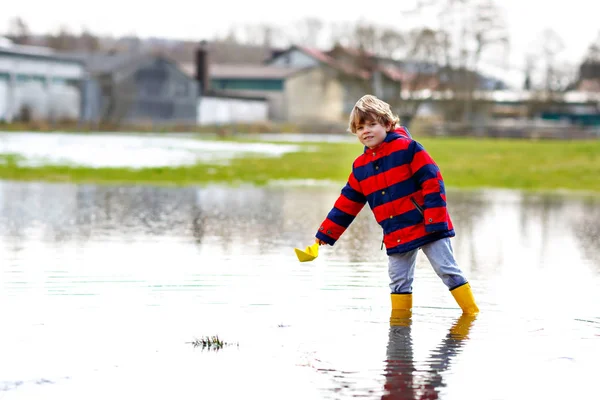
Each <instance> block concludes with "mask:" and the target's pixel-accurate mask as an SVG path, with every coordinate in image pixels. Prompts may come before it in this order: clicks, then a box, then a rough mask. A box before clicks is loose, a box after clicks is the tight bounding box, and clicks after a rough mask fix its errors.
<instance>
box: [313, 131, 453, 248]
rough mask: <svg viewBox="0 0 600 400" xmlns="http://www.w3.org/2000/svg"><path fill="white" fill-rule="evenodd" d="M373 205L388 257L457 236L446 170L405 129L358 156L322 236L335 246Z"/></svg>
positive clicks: (321, 229)
mask: <svg viewBox="0 0 600 400" xmlns="http://www.w3.org/2000/svg"><path fill="white" fill-rule="evenodd" d="M367 202H368V203H369V206H370V207H371V211H373V214H374V215H375V219H376V220H377V222H378V223H379V225H381V227H382V228H383V242H384V243H385V247H386V249H387V254H393V253H404V252H407V251H410V250H414V249H416V248H419V247H421V246H423V245H425V244H427V243H431V242H433V241H435V240H439V239H442V238H445V237H452V236H454V227H453V226H452V221H451V220H450V216H449V214H448V210H447V209H446V191H445V188H444V180H443V179H442V175H441V173H440V169H439V167H438V166H437V164H436V163H435V162H434V161H433V159H432V158H431V157H430V156H429V154H427V152H426V151H425V149H424V148H423V146H421V144H420V143H418V142H416V141H414V140H413V139H412V138H411V136H410V134H409V133H408V130H407V129H406V128H404V127H399V128H396V129H395V130H394V131H392V132H388V134H387V136H386V138H385V140H384V141H383V142H382V143H381V144H380V145H379V146H378V147H377V148H375V149H369V148H367V147H365V151H364V153H363V154H361V155H360V156H358V157H357V158H356V160H355V161H354V163H353V164H352V172H351V173H350V176H349V178H348V182H347V183H346V186H344V188H343V189H342V192H341V194H340V197H339V198H338V199H337V201H336V202H335V204H334V206H333V208H332V209H331V211H330V212H329V214H327V218H326V219H325V220H324V221H323V223H322V224H321V226H320V228H319V230H318V231H317V234H316V237H317V238H318V239H320V240H322V241H324V242H326V243H328V244H330V245H332V246H333V245H334V244H335V242H336V241H337V240H338V239H339V238H340V236H341V235H342V234H343V233H344V231H345V230H346V228H348V226H349V225H350V224H351V223H352V221H354V218H355V217H356V216H357V215H358V213H359V212H360V210H361V209H362V208H363V206H364V205H365V203H367Z"/></svg>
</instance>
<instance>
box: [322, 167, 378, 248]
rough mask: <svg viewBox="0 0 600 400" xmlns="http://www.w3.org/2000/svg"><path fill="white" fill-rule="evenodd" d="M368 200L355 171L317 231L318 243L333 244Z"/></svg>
mask: <svg viewBox="0 0 600 400" xmlns="http://www.w3.org/2000/svg"><path fill="white" fill-rule="evenodd" d="M366 202H367V198H366V197H365V195H364V194H363V193H362V191H361V189H360V185H359V183H358V181H357V180H356V178H355V177H354V174H353V173H350V176H349V177H348V183H346V186H344V187H343V189H342V193H341V194H340V197H338V199H337V200H336V202H335V204H334V205H333V208H332V209H331V211H329V214H327V218H325V220H324V221H323V222H322V223H321V226H320V227H319V230H318V231H317V234H316V235H315V236H316V240H315V242H316V243H319V244H329V245H331V246H333V245H334V244H335V242H336V241H337V240H338V239H339V238H340V236H342V233H344V231H345V230H346V228H348V226H350V224H351V223H352V221H354V218H356V216H357V215H358V213H359V212H360V210H362V208H363V206H364V205H365V203H366Z"/></svg>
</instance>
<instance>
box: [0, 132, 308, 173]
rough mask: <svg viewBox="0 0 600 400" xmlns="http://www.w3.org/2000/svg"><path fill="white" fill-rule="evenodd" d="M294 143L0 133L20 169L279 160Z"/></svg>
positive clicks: (3, 150)
mask: <svg viewBox="0 0 600 400" xmlns="http://www.w3.org/2000/svg"><path fill="white" fill-rule="evenodd" d="M297 149H298V145H294V144H274V143H243V142H239V143H237V142H227V141H218V140H199V139H197V138H193V137H190V135H168V136H167V135H165V136H156V135H150V134H146V135H134V134H130V135H127V134H110V133H98V134H93V133H90V134H85V135H80V134H65V133H31V132H19V133H6V132H0V154H18V155H19V156H21V157H22V160H21V161H20V164H21V165H26V166H38V165H74V166H84V167H92V168H100V167H127V168H148V167H162V166H180V165H193V164H196V163H198V162H211V163H213V164H214V163H227V162H228V161H229V160H231V159H232V158H235V157H241V156H247V155H248V154H250V155H252V154H257V155H262V156H265V155H266V156H271V157H279V156H281V155H282V154H285V153H288V152H292V151H297Z"/></svg>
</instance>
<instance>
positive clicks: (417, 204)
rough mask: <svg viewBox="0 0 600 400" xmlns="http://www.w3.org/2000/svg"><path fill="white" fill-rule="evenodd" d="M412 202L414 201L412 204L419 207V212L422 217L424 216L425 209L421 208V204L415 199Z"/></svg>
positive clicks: (411, 199)
mask: <svg viewBox="0 0 600 400" xmlns="http://www.w3.org/2000/svg"><path fill="white" fill-rule="evenodd" d="M410 201H412V203H413V204H414V205H415V207H417V210H419V212H420V213H421V215H423V207H421V206H420V205H419V203H417V202H416V200H415V199H414V198H412V197H411V198H410Z"/></svg>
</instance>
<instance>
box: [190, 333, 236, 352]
mask: <svg viewBox="0 0 600 400" xmlns="http://www.w3.org/2000/svg"><path fill="white" fill-rule="evenodd" d="M188 343H191V344H192V346H194V347H200V348H202V350H215V351H216V350H221V349H223V347H225V346H228V345H230V344H231V343H226V342H224V341H222V340H221V339H219V336H205V337H202V338H200V339H195V340H194V341H193V342H188Z"/></svg>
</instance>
